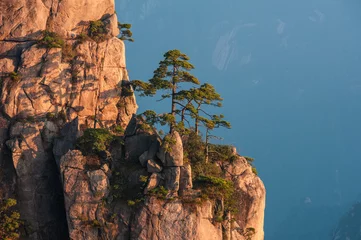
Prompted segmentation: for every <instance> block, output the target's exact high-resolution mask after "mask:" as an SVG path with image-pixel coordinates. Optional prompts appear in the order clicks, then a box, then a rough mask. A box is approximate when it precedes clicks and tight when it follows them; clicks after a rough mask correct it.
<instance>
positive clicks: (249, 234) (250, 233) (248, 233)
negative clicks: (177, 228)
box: [242, 227, 256, 240]
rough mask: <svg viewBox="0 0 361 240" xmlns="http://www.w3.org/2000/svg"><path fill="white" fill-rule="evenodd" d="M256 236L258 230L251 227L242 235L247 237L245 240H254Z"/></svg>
mask: <svg viewBox="0 0 361 240" xmlns="http://www.w3.org/2000/svg"><path fill="white" fill-rule="evenodd" d="M255 234H256V229H254V228H252V227H250V228H246V230H245V231H243V234H242V235H243V236H244V237H245V240H252V238H253V236H254V235H255Z"/></svg>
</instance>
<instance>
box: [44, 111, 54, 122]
mask: <svg viewBox="0 0 361 240" xmlns="http://www.w3.org/2000/svg"><path fill="white" fill-rule="evenodd" d="M46 119H47V120H49V121H55V120H56V115H55V113H50V112H49V113H47V114H46Z"/></svg>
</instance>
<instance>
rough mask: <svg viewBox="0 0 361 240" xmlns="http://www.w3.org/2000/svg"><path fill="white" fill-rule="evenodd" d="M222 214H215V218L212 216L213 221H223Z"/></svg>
mask: <svg viewBox="0 0 361 240" xmlns="http://www.w3.org/2000/svg"><path fill="white" fill-rule="evenodd" d="M223 220H224V219H223V216H222V215H218V216H216V217H215V218H214V221H216V222H223Z"/></svg>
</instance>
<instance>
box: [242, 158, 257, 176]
mask: <svg viewBox="0 0 361 240" xmlns="http://www.w3.org/2000/svg"><path fill="white" fill-rule="evenodd" d="M244 158H245V159H246V160H247V162H248V163H249V165H251V167H252V172H253V173H254V174H256V175H258V171H257V169H256V167H255V166H254V165H253V162H254V158H251V157H248V156H245V157H244Z"/></svg>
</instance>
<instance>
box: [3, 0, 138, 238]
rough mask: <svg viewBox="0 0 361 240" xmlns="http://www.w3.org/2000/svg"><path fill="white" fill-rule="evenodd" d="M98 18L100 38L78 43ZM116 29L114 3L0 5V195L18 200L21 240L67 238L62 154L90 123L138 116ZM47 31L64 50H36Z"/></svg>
mask: <svg viewBox="0 0 361 240" xmlns="http://www.w3.org/2000/svg"><path fill="white" fill-rule="evenodd" d="M97 20H101V21H103V23H104V24H105V27H106V29H107V32H106V33H105V34H104V38H103V39H102V41H98V42H95V41H93V40H92V39H87V40H86V41H79V40H77V38H78V36H79V35H80V34H87V33H88V32H87V31H88V28H89V21H97ZM117 24H118V23H117V17H116V15H115V11H114V1H113V0H97V1H94V0H79V1H78V0H77V1H73V0H19V1H13V0H4V1H1V2H0V77H1V85H0V107H1V114H0V169H1V172H0V180H1V184H0V198H2V197H14V196H16V198H17V200H18V207H19V211H20V214H21V216H22V218H23V219H24V220H25V225H24V227H23V229H22V231H23V232H24V233H23V234H22V235H23V236H24V238H28V239H67V238H68V233H67V232H68V230H67V223H66V217H65V208H64V196H63V189H62V186H61V181H60V179H61V178H60V175H59V161H60V158H61V156H62V155H64V154H65V153H67V152H68V151H69V150H71V149H74V143H75V139H76V138H77V137H78V136H79V134H81V131H82V130H84V129H85V128H87V127H90V126H94V125H95V124H94V119H96V120H97V125H96V127H111V126H113V125H115V124H117V125H122V126H123V127H125V126H127V124H128V122H129V120H130V119H131V117H132V115H133V114H134V113H135V112H136V109H137V105H136V102H135V98H134V97H127V98H126V99H125V98H124V97H123V96H122V85H123V83H124V82H127V81H128V73H127V70H126V64H125V47H124V43H123V41H121V40H119V39H118V38H117V35H118V33H119V30H118V28H117ZM44 30H47V31H50V32H56V33H57V34H58V35H59V36H60V38H62V39H63V40H64V42H65V46H64V47H63V48H45V47H43V46H40V45H39V44H38V41H39V40H40V39H42V38H43V31H44ZM14 73H16V74H15V75H16V77H14V76H15V75H14ZM12 74H13V75H12ZM11 76H12V77H11ZM74 121H76V124H75V125H76V126H75V129H74V127H73V128H71V127H69V126H68V125H69V124H68V123H70V122H74ZM64 126H65V129H63V127H64ZM54 143H55V144H54ZM98 177H99V176H98V174H97V173H94V174H90V175H89V178H90V179H93V180H94V179H98ZM92 187H93V188H96V189H98V188H102V187H104V183H101V184H100V185H98V186H92ZM65 202H66V201H65ZM25 236H26V237H25Z"/></svg>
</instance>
